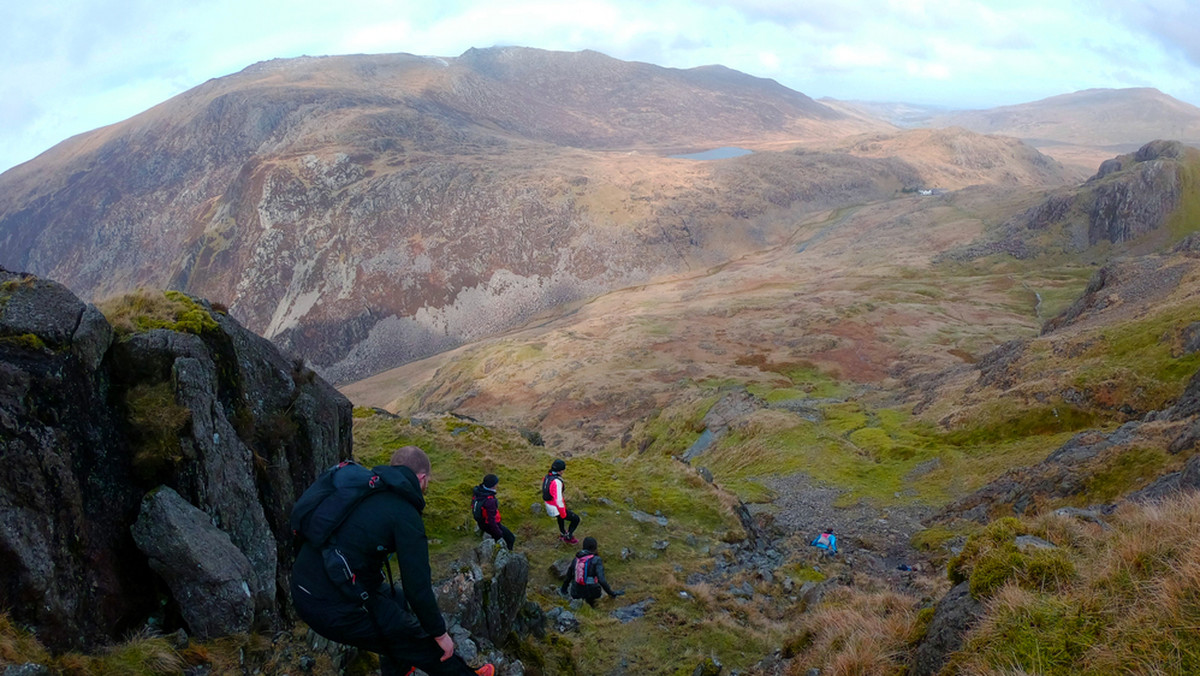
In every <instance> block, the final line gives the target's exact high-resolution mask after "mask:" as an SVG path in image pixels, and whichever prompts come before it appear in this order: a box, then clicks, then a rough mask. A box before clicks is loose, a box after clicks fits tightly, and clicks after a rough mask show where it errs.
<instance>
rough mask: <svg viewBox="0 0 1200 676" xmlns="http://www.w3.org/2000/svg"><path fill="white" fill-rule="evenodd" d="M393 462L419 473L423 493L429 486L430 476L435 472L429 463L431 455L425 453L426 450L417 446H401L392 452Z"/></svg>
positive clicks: (418, 478) (393, 464) (418, 477)
mask: <svg viewBox="0 0 1200 676" xmlns="http://www.w3.org/2000/svg"><path fill="white" fill-rule="evenodd" d="M391 464H392V466H393V467H407V468H409V469H411V470H412V473H413V474H416V475H417V481H419V482H420V484H421V492H422V493H424V492H425V489H426V488H428V487H429V478H430V476H431V475H432V474H433V468H432V467H431V466H430V465H429V456H428V455H425V451H422V450H421V449H419V448H417V447H416V446H401V447H400V448H397V449H396V450H395V452H394V453H392V461H391Z"/></svg>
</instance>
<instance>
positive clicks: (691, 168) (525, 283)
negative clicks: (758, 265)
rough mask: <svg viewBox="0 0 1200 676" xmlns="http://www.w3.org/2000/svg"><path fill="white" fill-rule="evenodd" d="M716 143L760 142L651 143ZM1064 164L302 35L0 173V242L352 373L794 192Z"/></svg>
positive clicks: (611, 271)
mask: <svg viewBox="0 0 1200 676" xmlns="http://www.w3.org/2000/svg"><path fill="white" fill-rule="evenodd" d="M724 146H730V147H740V148H746V149H749V150H754V151H756V152H755V153H754V154H751V155H746V156H743V157H738V158H731V159H726V160H720V161H712V162H705V161H690V160H680V159H671V158H670V156H671V155H675V154H681V153H688V152H698V151H704V150H709V149H712V148H717V147H724ZM1110 156H1111V155H1110ZM1070 178H1071V174H1070V173H1069V172H1064V171H1063V169H1062V167H1060V166H1058V165H1057V164H1056V163H1055V162H1053V161H1051V160H1049V159H1047V158H1046V157H1044V156H1042V155H1041V154H1039V153H1038V152H1037V151H1035V150H1032V149H1029V148H1026V147H1022V146H1020V144H1018V143H1016V142H1012V141H1006V140H999V139H994V138H993V139H988V138H986V137H981V136H978V135H976V134H972V133H970V132H967V131H963V130H958V131H948V132H936V133H932V134H931V133H930V132H928V131H921V130H914V131H907V132H904V131H901V130H898V129H897V128H896V127H895V126H893V125H891V124H889V123H888V122H885V121H883V120H880V119H876V118H872V117H870V116H869V115H864V114H861V113H853V112H851V111H848V110H846V109H845V108H843V107H839V106H831V105H826V104H824V103H821V102H817V101H814V100H812V99H811V98H809V97H807V96H805V95H803V94H801V93H799V92H795V91H792V90H789V89H787V88H785V87H783V86H781V85H779V84H778V83H776V82H774V81H772V80H766V79H762V78H755V77H751V76H748V75H745V74H742V73H739V72H736V71H732V70H729V69H727V68H722V67H719V66H709V67H703V68H695V69H690V70H677V69H668V68H660V67H657V66H653V65H649V64H644V63H630V62H623V61H620V60H617V59H612V58H609V57H607V56H604V55H602V54H598V53H595V52H579V53H559V52H547V51H542V50H534V49H525V48H495V49H485V50H475V49H473V50H469V51H468V52H466V53H464V54H463V55H462V56H460V57H457V58H448V59H442V58H430V57H418V56H412V55H407V54H396V55H381V56H342V57H314V58H310V57H304V58H298V59H288V60H277V61H271V62H265V63H260V64H256V65H254V66H251V67H249V68H247V69H245V70H244V71H242V72H240V73H236V74H234V75H230V76H228V77H223V78H219V79H215V80H211V81H209V82H207V83H205V84H203V85H200V86H199V87H196V88H194V89H192V90H190V91H188V92H186V93H184V94H182V95H180V96H177V97H175V98H173V99H171V100H169V101H166V102H164V103H162V104H160V105H158V106H156V107H154V108H152V109H150V110H148V111H146V112H144V113H142V114H141V115H138V116H136V117H133V118H131V119H129V120H126V121H124V122H121V123H119V124H115V125H112V126H109V127H105V128H102V129H98V130H95V131H93V132H89V133H87V134H82V135H79V136H76V137H74V138H71V139H68V140H67V141H64V142H63V143H61V144H59V145H58V146H56V147H54V148H52V149H51V150H49V151H47V152H46V153H44V154H42V155H41V156H39V157H37V158H35V159H34V160H32V161H30V162H27V163H25V164H23V165H21V166H18V167H16V168H14V169H11V170H9V171H8V172H5V173H4V174H2V175H0V265H4V266H6V267H8V268H10V269H17V270H27V271H30V272H34V273H36V274H39V275H45V276H49V277H52V278H55V279H58V280H61V281H62V282H63V283H64V284H66V285H67V286H68V287H69V288H71V289H72V290H74V291H75V292H76V293H79V294H80V295H81V296H82V297H84V298H87V299H92V300H97V299H100V298H103V297H106V296H110V295H114V294H119V293H123V292H127V291H130V290H133V289H136V288H138V287H168V288H177V289H180V290H184V291H187V292H189V293H194V294H196V295H200V296H203V297H207V298H211V299H213V300H214V301H217V302H220V303H223V304H225V305H227V306H228V307H229V308H230V311H231V313H232V314H233V315H234V316H235V317H237V318H238V319H239V320H240V321H242V322H243V323H245V324H246V325H247V326H248V327H249V328H251V329H252V330H254V331H256V332H259V333H261V334H263V335H265V336H267V337H269V338H271V339H272V340H274V341H275V342H276V343H278V344H280V345H281V346H282V347H284V348H287V349H289V350H291V351H294V352H296V353H298V354H302V355H304V356H306V357H307V358H308V359H309V360H310V361H311V362H312V363H313V364H314V366H315V367H316V368H318V369H319V370H320V371H321V372H322V373H323V374H325V375H327V376H328V377H329V378H331V379H333V380H335V381H340V382H346V381H350V380H355V379H358V378H361V377H363V376H366V375H369V374H371V373H375V372H378V371H381V370H383V369H386V368H389V367H393V366H396V365H399V364H402V363H405V362H408V361H411V360H413V359H417V358H420V357H424V356H427V355H430V354H434V353H436V352H439V351H442V350H445V349H449V348H452V347H454V346H456V345H460V344H463V343H466V342H469V341H471V340H475V339H478V338H480V337H483V336H487V335H493V334H495V333H497V332H500V331H503V330H506V329H509V328H512V327H514V326H519V325H520V324H522V323H524V322H526V321H528V320H529V319H530V318H532V317H534V316H536V315H537V313H539V312H541V311H544V310H547V309H551V308H554V307H558V306H560V305H562V304H563V303H568V302H571V301H574V300H578V299H582V298H588V297H592V296H594V295H595V294H597V293H601V292H603V291H606V290H609V289H614V288H620V287H622V286H625V285H629V284H637V283H641V282H644V281H646V280H649V279H652V278H654V277H656V276H659V275H663V274H672V273H678V272H687V271H689V270H695V269H698V268H703V267H705V266H710V265H716V264H720V263H722V262H724V261H728V260H730V259H731V258H733V257H736V256H738V255H741V254H742V253H745V252H748V251H753V250H757V249H759V248H761V247H762V246H764V245H770V244H773V243H778V242H782V241H785V240H786V238H787V237H789V236H790V235H791V233H792V232H793V231H794V229H795V223H796V219H797V218H798V217H799V216H801V215H803V214H811V213H815V212H819V211H820V210H823V209H829V208H834V207H841V206H848V205H853V204H861V203H865V202H870V201H874V200H879V199H883V198H887V197H891V196H894V195H896V194H900V193H902V192H904V191H915V190H916V189H918V188H925V187H940V188H947V189H954V188H960V187H964V186H967V185H975V184H993V185H1013V184H1022V185H1027V186H1030V187H1052V186H1057V185H1062V184H1064V183H1065V182H1067V181H1068V180H1070Z"/></svg>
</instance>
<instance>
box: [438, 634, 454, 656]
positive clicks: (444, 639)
mask: <svg viewBox="0 0 1200 676" xmlns="http://www.w3.org/2000/svg"><path fill="white" fill-rule="evenodd" d="M433 640H435V641H437V644H438V647H439V648H441V649H442V661H443V662H445V661H446V660H448V659H450V658H451V657H453V656H454V639H452V638H450V633H449V632H447V633H445V634H442V635H441V636H439V637H437V638H435V639H433Z"/></svg>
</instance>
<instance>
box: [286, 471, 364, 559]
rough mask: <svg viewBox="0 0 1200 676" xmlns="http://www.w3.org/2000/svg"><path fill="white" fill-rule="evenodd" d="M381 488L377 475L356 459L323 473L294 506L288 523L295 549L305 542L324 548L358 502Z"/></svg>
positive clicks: (298, 548)
mask: <svg viewBox="0 0 1200 676" xmlns="http://www.w3.org/2000/svg"><path fill="white" fill-rule="evenodd" d="M382 488H384V484H383V481H381V480H380V478H379V475H378V474H376V473H375V472H372V471H371V470H369V469H367V468H366V467H363V466H362V465H360V464H358V463H357V462H354V461H353V460H344V461H342V462H339V463H338V464H336V465H334V466H333V467H330V468H329V469H327V470H325V471H324V472H322V473H321V476H319V477H317V480H316V481H314V482H313V485H311V486H309V487H308V490H306V491H304V494H303V495H301V496H300V499H299V500H297V501H296V505H295V506H294V507H292V516H291V518H290V519H289V521H288V524H289V525H290V526H291V529H292V544H293V547H294V548H295V551H296V552H299V550H300V546H301V545H303V544H304V543H305V542H308V543H309V544H311V545H312V546H313V547H316V548H317V549H320V548H321V547H324V546H325V545H326V544H327V543H328V542H329V540H330V538H332V537H333V534H334V532H336V531H337V529H338V526H341V525H342V522H343V521H345V520H346V517H347V516H349V515H350V512H351V511H352V510H353V509H354V507H355V505H357V504H358V503H360V502H362V501H363V500H364V499H366V497H367V496H369V495H372V494H373V493H375V492H376V491H377V490H379V489H382Z"/></svg>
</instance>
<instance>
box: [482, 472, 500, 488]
mask: <svg viewBox="0 0 1200 676" xmlns="http://www.w3.org/2000/svg"><path fill="white" fill-rule="evenodd" d="M498 483H500V477H498V476H496V475H495V474H489V475H487V476H485V477H483V487H484V488H495V487H496V484H498Z"/></svg>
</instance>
